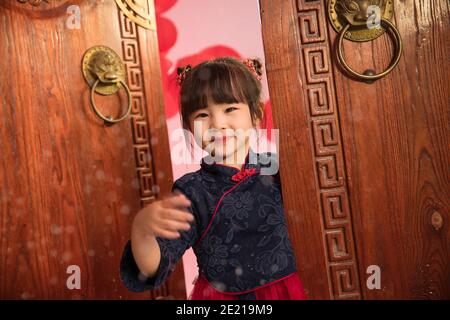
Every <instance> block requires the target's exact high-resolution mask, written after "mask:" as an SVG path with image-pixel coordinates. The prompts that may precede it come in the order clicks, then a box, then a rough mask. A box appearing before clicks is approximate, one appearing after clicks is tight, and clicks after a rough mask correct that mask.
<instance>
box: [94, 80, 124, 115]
mask: <svg viewBox="0 0 450 320" xmlns="http://www.w3.org/2000/svg"><path fill="white" fill-rule="evenodd" d="M99 82H100V79H97V80H95V82H94V85H93V86H92V88H91V105H92V108H93V109H94V111H95V113H96V114H97V116H99V117H100V118H101V119H102V120H103V121H105V122H106V123H107V124H114V123H117V122H120V121H122V120H124V119H125V118H126V117H128V115H129V114H130V112H131V92H130V89H129V88H128V86H127V84H126V83H125V81H123V80H122V79H121V80H119V82H120V84H121V85H122V87H123V88H124V89H125V91H126V93H127V96H128V108H127V111H126V112H125V114H123V115H122V116H121V117H120V118H118V119H113V118H112V117H105V116H104V115H103V114H101V112H100V111H98V109H97V105H96V104H95V100H94V94H95V88H96V87H97V85H98V83H99Z"/></svg>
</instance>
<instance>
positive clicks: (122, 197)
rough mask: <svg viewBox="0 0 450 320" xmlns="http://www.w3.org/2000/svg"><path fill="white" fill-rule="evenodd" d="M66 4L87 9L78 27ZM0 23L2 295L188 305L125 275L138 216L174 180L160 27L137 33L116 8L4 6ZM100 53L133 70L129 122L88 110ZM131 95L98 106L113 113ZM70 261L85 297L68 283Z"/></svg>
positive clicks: (178, 292) (178, 291)
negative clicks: (92, 58)
mask: <svg viewBox="0 0 450 320" xmlns="http://www.w3.org/2000/svg"><path fill="white" fill-rule="evenodd" d="M144 3H145V2H144ZM70 4H76V5H78V6H79V8H80V13H81V28H80V29H68V28H67V26H66V24H65V23H66V19H67V15H66V8H67V6H68V5H70ZM146 5H153V3H152V2H148V3H147V4H146ZM0 21H2V25H3V26H4V27H3V28H2V29H1V30H0V41H1V42H2V46H1V48H0V57H2V58H1V59H0V70H2V74H1V75H0V77H1V78H2V79H1V82H0V86H1V92H2V118H1V120H0V136H1V145H2V151H1V164H2V165H1V170H0V181H1V185H0V189H1V192H0V195H1V207H0V208H1V215H0V217H1V218H0V219H1V220H0V230H1V231H2V232H1V234H2V239H1V249H0V250H1V254H0V279H1V281H0V297H1V298H10V299H21V298H23V299H28V298H34V299H80V298H82V299H84V298H88V299H90V298H95V299H125V298H137V299H145V298H151V297H155V296H160V295H163V296H166V295H169V294H171V295H173V296H175V297H181V298H182V297H184V292H183V290H184V288H183V287H180V286H179V285H174V284H173V283H169V285H167V286H165V287H163V288H162V289H161V290H159V291H156V292H154V293H152V294H150V295H149V293H142V294H134V293H131V292H128V291H127V289H126V288H125V287H124V286H123V284H122V283H121V281H120V280H119V278H118V274H119V261H120V258H121V254H122V250H123V246H124V244H125V242H126V241H127V239H128V238H129V230H130V223H131V221H132V218H133V216H134V214H135V213H136V212H137V211H138V210H139V208H140V207H141V206H142V205H145V204H146V203H149V202H151V201H152V200H153V199H155V198H156V197H158V196H159V194H160V193H164V192H168V191H170V187H171V183H172V175H171V166H170V161H168V160H169V159H170V158H169V149H168V142H167V131H166V127H165V121H162V119H164V120H165V117H164V118H162V117H163V115H164V111H163V110H164V109H163V101H162V94H161V90H162V89H161V82H160V71H159V56H158V50H157V37H156V30H146V29H143V28H140V27H138V26H137V25H135V24H134V23H133V22H132V21H131V20H129V19H128V18H127V17H126V16H125V15H124V14H123V13H122V12H121V11H120V10H119V9H118V7H117V6H116V4H115V2H114V1H102V2H97V1H95V2H93V1H75V2H74V1H72V2H52V3H46V2H42V3H41V4H40V5H39V6H36V7H34V6H32V5H31V4H29V3H23V4H22V3H19V2H18V1H6V2H3V1H2V4H1V5H0ZM94 45H106V46H109V47H111V48H112V49H114V50H115V51H116V52H117V53H118V54H119V55H120V56H121V57H122V59H123V61H124V63H125V65H126V73H127V83H128V85H129V87H130V90H131V95H132V101H133V108H132V114H131V116H130V118H129V119H127V120H126V121H123V122H121V123H118V124H116V125H113V126H105V125H104V124H103V122H102V121H101V120H99V119H98V118H97V117H96V116H95V114H94V112H93V111H92V108H91V106H90V102H89V87H88V85H87V83H86V82H85V80H84V78H83V75H82V72H81V59H82V57H83V54H84V52H85V51H86V50H87V49H89V48H90V47H92V46H94ZM125 97H126V96H125V94H124V92H121V93H120V94H118V95H117V96H109V97H102V96H99V95H97V96H96V101H97V104H98V105H99V108H100V109H101V110H102V111H103V112H109V113H111V114H113V115H116V116H117V115H118V114H120V113H121V112H122V111H121V109H122V108H123V107H124V106H121V104H124V103H125V102H126V98H125ZM151 141H154V142H156V141H157V143H153V144H152V143H150V142H151ZM156 170H158V172H161V173H163V174H160V175H154V172H156ZM71 265H76V266H79V268H80V271H81V289H80V290H77V289H74V290H69V289H68V288H67V286H66V280H67V278H68V277H69V274H67V272H66V271H67V268H68V267H69V266H71ZM180 272H181V270H180V269H178V271H177V272H176V274H175V277H178V280H177V281H176V283H183V281H182V278H181V279H179V277H180V276H181V277H182V274H181V273H180Z"/></svg>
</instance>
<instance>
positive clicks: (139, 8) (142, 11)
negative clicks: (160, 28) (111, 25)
mask: <svg viewBox="0 0 450 320" xmlns="http://www.w3.org/2000/svg"><path fill="white" fill-rule="evenodd" d="M116 4H117V6H118V7H119V8H120V9H121V10H122V12H123V13H124V14H125V15H126V16H127V18H129V19H130V20H131V21H133V22H134V23H136V24H138V25H140V26H141V27H143V28H146V29H150V30H155V29H156V24H155V21H154V19H152V17H154V16H155V12H154V8H155V7H154V6H153V5H152V4H150V3H149V0H116Z"/></svg>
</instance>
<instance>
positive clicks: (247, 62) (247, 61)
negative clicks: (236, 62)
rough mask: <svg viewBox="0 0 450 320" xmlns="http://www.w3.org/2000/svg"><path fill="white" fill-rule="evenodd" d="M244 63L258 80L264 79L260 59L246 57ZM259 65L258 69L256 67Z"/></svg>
mask: <svg viewBox="0 0 450 320" xmlns="http://www.w3.org/2000/svg"><path fill="white" fill-rule="evenodd" d="M242 63H243V64H245V65H246V66H247V68H248V69H249V70H250V72H251V73H253V75H254V76H255V77H256V79H258V81H261V79H262V73H261V70H260V67H261V66H260V63H259V61H257V60H256V61H255V60H253V59H248V58H247V59H244V60H243V61H242ZM256 63H258V65H256ZM257 67H258V69H259V70H257V69H256V68H257Z"/></svg>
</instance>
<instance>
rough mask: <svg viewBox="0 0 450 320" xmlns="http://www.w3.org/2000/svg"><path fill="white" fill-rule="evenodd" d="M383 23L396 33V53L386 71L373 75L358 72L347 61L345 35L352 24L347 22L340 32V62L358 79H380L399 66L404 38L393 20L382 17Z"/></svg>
mask: <svg viewBox="0 0 450 320" xmlns="http://www.w3.org/2000/svg"><path fill="white" fill-rule="evenodd" d="M381 23H384V24H385V25H387V27H388V28H390V29H391V30H392V31H393V33H394V36H395V40H396V43H395V45H396V46H395V48H396V54H395V59H394V60H393V61H392V62H391V65H390V66H389V68H387V69H386V70H385V71H383V72H381V73H379V74H373V75H371V74H361V73H358V72H356V71H355V70H353V69H352V68H350V66H349V65H348V64H347V62H346V61H345V55H344V46H343V42H344V35H345V33H346V32H347V30H348V29H349V28H350V24H347V25H346V26H345V27H344V28H343V29H342V30H341V32H340V33H339V40H338V45H337V49H338V58H339V62H340V63H341V65H342V66H343V67H344V69H346V71H347V72H349V73H350V74H351V75H353V76H355V77H356V78H357V79H358V80H361V81H368V82H372V81H375V80H378V79H380V78H382V77H384V76H386V75H387V74H388V73H390V72H391V71H392V70H394V68H395V67H396V66H397V64H398V62H399V61H400V58H401V55H402V51H403V44H402V38H401V36H400V33H399V32H398V30H397V28H396V27H395V26H394V25H393V24H392V22H390V21H389V20H386V19H381Z"/></svg>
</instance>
